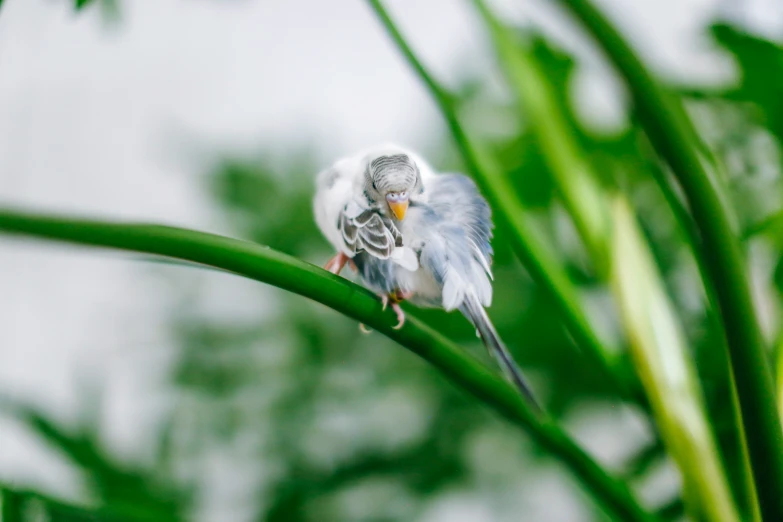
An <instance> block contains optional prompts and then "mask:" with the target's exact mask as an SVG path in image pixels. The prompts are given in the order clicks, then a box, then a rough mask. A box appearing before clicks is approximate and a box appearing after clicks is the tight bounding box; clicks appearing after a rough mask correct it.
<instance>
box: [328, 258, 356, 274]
mask: <svg viewBox="0 0 783 522" xmlns="http://www.w3.org/2000/svg"><path fill="white" fill-rule="evenodd" d="M346 264H347V265H348V266H350V267H351V270H353V271H354V272H356V264H355V263H354V262H353V259H351V258H350V257H348V256H346V255H345V254H343V253H342V252H339V253H338V254H337V255H335V256H334V257H333V258H331V259H330V260H329V261H327V263H326V264H325V265H324V270H328V271H329V272H331V273H333V274H335V275H340V271H341V270H342V269H343V267H344V266H345V265H346Z"/></svg>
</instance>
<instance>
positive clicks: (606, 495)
mask: <svg viewBox="0 0 783 522" xmlns="http://www.w3.org/2000/svg"><path fill="white" fill-rule="evenodd" d="M0 231H2V232H5V233H8V234H16V235H23V236H32V237H38V238H42V239H49V240H58V241H65V242H70V243H74V244H81V245H87V246H98V247H106V248H114V249H120V250H125V251H133V252H141V253H144V254H151V255H160V256H166V257H171V258H175V259H180V260H183V261H189V262H193V263H199V264H202V265H205V266H211V267H214V268H218V269H221V270H225V271H227V272H231V273H234V274H237V275H240V276H244V277H247V278H249V279H255V280H257V281H261V282H266V283H270V284H273V285H275V286H277V287H279V288H283V289H285V290H289V291H291V292H294V293H297V294H300V295H302V296H305V297H309V298H310V299H313V300H315V301H318V302H320V303H322V304H324V305H326V306H328V307H330V308H332V309H334V310H336V311H338V312H341V313H343V314H345V315H347V316H349V317H352V318H354V319H356V320H357V321H361V322H362V323H364V324H366V325H368V326H370V327H371V328H373V329H375V330H377V331H378V332H380V333H382V334H384V335H386V336H387V337H389V338H391V339H393V340H395V341H397V342H398V343H399V344H401V345H402V346H404V347H405V348H407V349H409V350H411V351H412V352H414V353H415V354H417V355H418V356H420V357H421V358H423V359H424V360H426V361H428V362H429V363H430V364H432V365H433V366H434V367H435V368H437V369H438V370H439V371H440V372H441V374H442V375H443V376H444V377H446V378H447V379H448V380H449V381H451V382H452V383H453V384H455V385H456V386H458V387H459V388H462V389H463V390H465V391H467V392H468V393H470V394H472V395H473V396H474V397H476V398H478V399H480V400H481V401H483V402H484V403H485V404H487V405H488V406H490V407H491V408H493V409H494V410H495V411H496V412H498V413H500V414H501V415H502V416H504V417H505V418H507V419H508V420H510V421H511V422H513V423H514V424H517V425H518V426H520V427H522V428H524V429H525V430H526V431H527V433H528V434H529V435H530V436H531V437H532V438H533V440H534V441H536V442H537V443H538V444H539V445H540V446H541V447H542V448H544V449H546V450H547V451H549V452H551V453H552V454H554V455H557V456H558V457H559V458H560V459H561V460H562V462H563V463H564V464H565V465H566V466H568V467H569V468H570V469H571V471H572V472H573V473H574V474H575V475H576V477H577V478H578V479H579V480H580V481H581V482H582V484H583V485H584V486H585V487H586V488H587V489H588V490H589V491H591V492H592V493H593V494H594V496H595V498H596V499H597V500H598V501H599V502H601V504H602V505H603V506H604V507H605V508H606V509H607V510H608V511H609V512H611V513H613V514H615V515H616V516H618V517H620V519H622V520H629V521H651V520H655V518H654V517H653V516H651V515H650V514H649V513H647V512H646V511H645V510H644V509H642V508H641V507H640V506H639V504H638V503H637V501H636V499H635V498H634V497H633V495H632V493H631V492H630V491H629V489H628V488H627V486H626V485H625V484H624V483H623V482H622V481H619V480H617V479H615V478H614V477H612V476H610V475H609V474H608V473H607V472H606V471H605V470H604V469H603V468H601V466H599V465H598V464H597V463H596V462H595V461H593V460H592V459H591V458H590V457H589V456H588V455H587V454H586V453H585V452H584V451H583V450H582V449H581V448H580V447H579V446H578V445H576V444H575V443H574V442H573V441H572V440H571V439H570V438H569V437H568V436H567V435H566V434H565V433H564V432H563V431H562V430H561V429H560V428H559V427H558V426H557V425H556V424H555V423H554V422H553V421H552V420H551V419H550V418H548V417H546V416H538V415H536V414H535V413H534V412H532V411H531V409H530V406H529V405H528V404H527V403H526V402H525V401H524V400H523V399H522V398H521V397H520V396H519V395H518V393H517V392H516V391H515V389H514V388H512V387H511V385H510V384H508V383H507V382H505V381H504V380H502V379H500V378H499V377H498V376H497V375H496V374H495V373H494V372H492V371H490V370H489V369H488V368H487V367H485V366H483V365H482V364H480V363H478V362H477V361H476V360H475V359H474V358H473V357H471V356H469V355H467V354H466V353H465V352H464V351H463V350H461V349H460V348H459V347H457V346H455V345H453V344H452V343H450V342H449V341H448V340H447V339H446V338H445V337H443V336H442V335H441V334H439V333H437V332H435V331H433V330H431V329H429V328H427V327H426V326H424V325H423V324H422V323H421V322H420V321H418V320H416V319H415V318H409V320H408V321H406V323H405V327H404V328H402V329H400V330H396V329H394V325H395V324H396V318H395V317H394V313H393V312H392V311H391V310H387V311H386V313H384V311H383V309H382V307H381V303H380V301H379V300H378V299H377V297H376V296H375V295H374V294H372V293H371V292H370V291H368V290H366V289H364V288H361V287H359V286H358V285H356V284H353V283H351V282H349V281H347V280H346V279H343V278H341V277H338V276H335V275H333V274H331V273H329V272H326V271H325V270H323V269H320V268H317V267H315V266H313V265H309V264H307V263H304V262H303V261H300V260H298V259H295V258H292V257H289V256H286V255H285V254H281V253H279V252H276V251H274V250H272V249H270V248H268V247H264V246H262V245H258V244H254V243H249V242H246V241H240V240H237V239H231V238H228V237H224V236H218V235H215V234H207V233H203V232H196V231H193V230H187V229H183V228H175V227H167V226H162V225H143V224H119V223H107V222H101V221H95V220H87V219H76V218H66V217H55V216H44V215H38V214H30V213H25V212H19V211H13V210H7V209H6V210H0Z"/></svg>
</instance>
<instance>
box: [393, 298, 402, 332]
mask: <svg viewBox="0 0 783 522" xmlns="http://www.w3.org/2000/svg"><path fill="white" fill-rule="evenodd" d="M391 307H392V310H394V313H395V314H397V324H396V325H395V326H392V328H394V329H395V330H399V329H400V328H402V326H403V325H404V324H405V312H403V311H402V308H400V303H392V304H391Z"/></svg>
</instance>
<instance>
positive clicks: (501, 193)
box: [368, 0, 648, 409]
mask: <svg viewBox="0 0 783 522" xmlns="http://www.w3.org/2000/svg"><path fill="white" fill-rule="evenodd" d="M368 2H369V4H370V6H371V7H372V8H373V10H374V11H375V14H376V15H377V16H378V19H379V20H380V22H381V24H382V25H383V27H384V28H385V29H386V31H387V32H388V34H389V36H390V37H391V39H392V41H394V43H395V44H396V46H397V48H398V49H399V50H400V52H401V53H402V55H403V56H404V57H405V59H406V60H407V61H408V63H409V65H410V66H411V67H412V68H413V69H414V70H415V71H416V73H417V74H418V76H419V78H420V79H421V80H422V81H423V82H424V84H425V85H426V86H427V88H428V90H429V92H430V94H431V95H432V97H433V98H434V100H435V102H436V104H437V105H438V108H439V109H440V112H441V114H442V115H443V117H444V119H445V120H446V123H447V125H448V128H449V130H450V131H451V134H452V136H453V138H454V141H455V142H456V144H457V147H458V148H459V150H460V152H461V154H462V157H463V160H464V161H465V165H466V167H467V168H468V170H469V172H470V173H471V174H472V175H473V177H474V178H475V179H476V181H477V183H478V184H479V186H480V187H481V189H482V190H483V192H484V194H485V195H486V196H487V199H488V200H489V201H490V203H491V204H492V207H493V208H495V209H496V210H498V211H499V212H498V218H499V219H498V224H499V225H501V226H503V227H504V228H505V229H506V230H508V232H509V238H510V239H511V246H512V247H513V249H514V251H515V253H516V254H517V256H518V257H519V258H520V259H521V260H522V263H523V264H524V265H525V267H526V268H527V270H528V271H529V272H530V275H531V276H532V277H533V279H535V280H536V282H538V283H539V284H540V285H542V286H543V287H544V288H545V289H546V290H547V291H548V292H549V293H550V295H551V296H552V297H553V299H554V301H555V303H556V304H557V306H558V307H559V309H560V311H561V313H562V316H563V320H564V322H565V325H566V328H567V329H568V331H569V332H570V334H571V335H572V336H573V338H574V340H575V341H576V343H577V344H578V345H579V346H580V347H581V348H582V349H583V350H584V352H585V353H586V354H587V355H589V356H590V357H591V358H592V359H593V361H594V363H595V364H596V366H597V367H598V368H599V369H600V371H602V372H603V373H604V375H605V376H606V377H607V378H608V379H609V380H610V382H612V383H614V386H615V387H616V388H617V389H618V390H619V391H620V393H621V395H623V396H624V398H626V399H628V400H631V401H633V402H635V403H637V404H639V405H641V406H642V407H643V408H645V409H648V405H647V403H646V399H645V398H644V396H643V395H642V394H641V393H639V390H638V389H634V388H633V387H632V386H630V385H629V384H628V383H627V382H625V381H624V380H623V379H622V378H621V377H620V376H619V375H618V374H617V373H616V372H615V371H614V368H613V365H612V361H611V360H610V358H609V356H608V354H607V352H606V349H605V348H604V346H603V345H602V343H601V341H600V340H599V339H598V336H597V335H596V333H595V332H594V331H593V329H592V327H591V325H590V322H589V321H588V320H587V317H586V316H585V314H584V313H583V311H582V309H581V307H580V305H579V298H578V296H577V293H576V290H575V289H574V287H573V285H572V284H571V281H570V280H569V279H568V276H567V275H566V273H565V271H564V270H563V269H562V268H561V267H560V263H559V261H558V259H557V256H556V255H555V254H554V252H552V249H551V247H550V246H549V245H548V244H547V243H546V242H545V241H544V240H543V239H542V238H541V236H540V234H539V232H538V231H537V230H536V229H535V228H534V227H533V226H532V225H531V223H530V222H529V220H527V219H526V217H525V209H524V208H523V206H522V204H521V202H520V201H519V198H518V197H516V195H515V191H514V189H513V188H512V186H511V184H510V183H509V182H508V180H507V179H506V177H505V176H504V174H503V171H502V169H501V168H500V167H499V165H498V164H497V162H496V161H495V160H494V158H492V157H491V155H490V154H488V153H487V152H486V151H484V150H483V149H481V148H479V147H478V146H477V145H476V144H475V143H474V141H473V140H471V139H470V137H469V136H468V134H467V132H466V131H465V129H463V127H462V125H461V124H460V121H459V117H458V115H457V107H456V105H455V102H454V99H453V98H452V96H451V95H450V94H449V92H448V91H447V90H446V89H444V88H443V87H442V86H441V85H440V84H439V83H438V82H437V81H436V80H435V78H434V77H433V76H432V75H431V74H430V73H429V71H427V69H426V68H425V67H424V65H423V64H422V62H421V61H420V60H419V59H418V57H417V56H416V55H415V54H414V52H413V50H412V49H411V47H410V46H409V45H408V43H407V41H406V40H405V38H404V37H403V36H402V34H401V33H400V31H399V30H398V29H397V26H396V25H395V24H394V21H393V20H392V19H391V18H390V17H389V14H388V13H387V12H386V10H385V8H384V7H383V5H382V4H381V1H380V0H368Z"/></svg>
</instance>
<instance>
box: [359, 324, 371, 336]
mask: <svg viewBox="0 0 783 522" xmlns="http://www.w3.org/2000/svg"><path fill="white" fill-rule="evenodd" d="M359 331H360V332H362V333H363V334H370V333H372V330H370V329H369V328H367V326H366V325H365V324H364V323H359Z"/></svg>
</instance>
